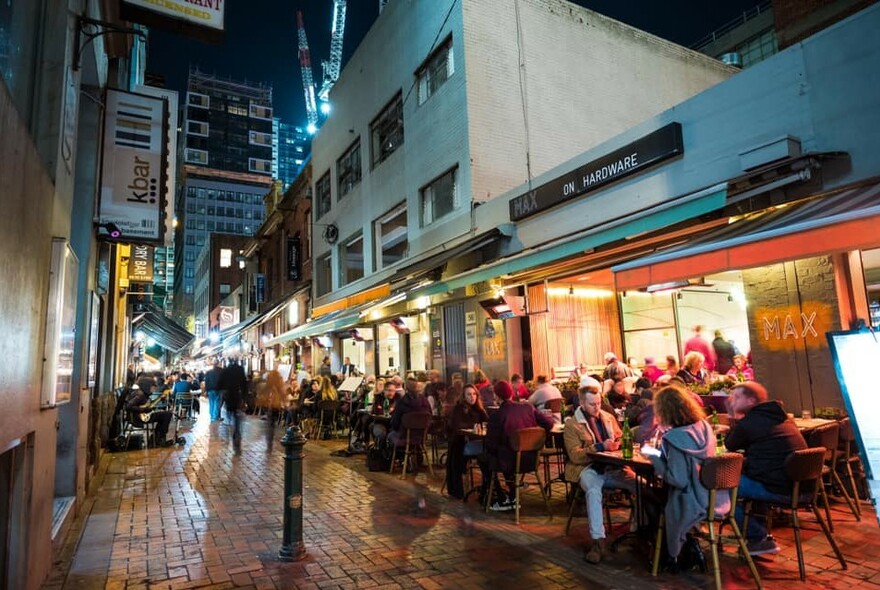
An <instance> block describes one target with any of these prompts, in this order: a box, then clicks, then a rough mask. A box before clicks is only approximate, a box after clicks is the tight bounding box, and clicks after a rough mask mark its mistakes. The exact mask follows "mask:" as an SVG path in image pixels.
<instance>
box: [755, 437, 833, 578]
mask: <svg viewBox="0 0 880 590" xmlns="http://www.w3.org/2000/svg"><path fill="white" fill-rule="evenodd" d="M825 451H826V449H825V448H824V447H818V448H811V449H802V450H800V451H795V452H793V453H792V454H790V455H789V456H788V457H787V458H786V459H785V476H786V477H787V478H788V480H789V481H790V482H792V486H791V493H790V500H789V501H788V502H786V503H781V502H766V501H762V502H763V503H764V504H767V505H768V506H769V507H777V508H780V509H783V510H790V511H791V526H792V528H794V542H795V546H796V548H797V558H798V570H799V571H800V577H801V580H806V578H807V571H806V567H805V566H804V548H803V546H802V545H801V521H800V515H799V514H798V510H802V509H806V510H811V511H812V512H813V514H814V515H815V516H816V522H818V523H819V526H820V527H821V528H822V532H823V533H824V534H825V538H826V539H828V544H829V545H831V549H833V550H834V554H835V555H836V556H837V560H838V561H839V562H840V566H841V567H842V568H843V569H847V565H846V560H845V559H844V558H843V554H842V553H841V552H840V548H839V547H838V546H837V542H836V541H835V540H834V537H833V536H832V534H831V530H830V529H829V528H828V524H827V523H826V522H825V521H824V520H823V519H822V515H821V514H820V513H819V507H818V505H817V504H816V499H817V498H818V496H819V490H820V489H821V488H822V481H821V480H822V468H823V467H824V465H825ZM810 485H813V486H814V489H813V490H812V491H806V492H804V491H803V490H804V488H806V487H808V486H810ZM752 503H753V501H752V500H751V499H749V498H745V519H744V522H743V530H745V531H747V530H748V526H749V518H751V514H752ZM768 528H769V527H768Z"/></svg>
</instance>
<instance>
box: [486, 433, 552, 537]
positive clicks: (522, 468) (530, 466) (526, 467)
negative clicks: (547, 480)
mask: <svg viewBox="0 0 880 590" xmlns="http://www.w3.org/2000/svg"><path fill="white" fill-rule="evenodd" d="M546 438H547V431H546V430H544V429H543V428H541V427H540V426H534V427H531V428H521V429H519V430H517V431H516V432H515V433H514V434H513V436H511V437H510V448H511V449H513V452H514V453H516V464H515V467H514V472H513V481H514V484H515V488H516V497H515V498H514V510H515V512H516V516H515V519H516V524H519V508H520V490H521V489H522V487H523V479H524V478H525V474H526V473H533V474H534V475H535V478H536V479H537V480H538V488H539V489H540V490H541V497H542V498H543V499H544V507H545V508H546V509H547V516H549V517H550V518H553V513H552V512H550V504H549V503H548V502H547V493H546V492H545V491H544V484H543V483H542V482H541V474H540V473H538V451H540V450H541V449H542V448H544V441H545V440H546ZM502 476H503V473H502ZM494 487H495V475H494V473H493V474H492V475H490V477H489V493H488V494H486V506H485V511H486V512H488V511H489V503H490V502H491V501H492V492H493V491H494Z"/></svg>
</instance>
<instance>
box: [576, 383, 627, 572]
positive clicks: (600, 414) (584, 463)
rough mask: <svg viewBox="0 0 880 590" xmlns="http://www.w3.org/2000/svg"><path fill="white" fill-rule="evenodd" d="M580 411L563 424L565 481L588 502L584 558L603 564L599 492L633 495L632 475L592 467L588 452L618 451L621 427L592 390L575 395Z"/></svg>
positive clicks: (588, 387) (600, 465)
mask: <svg viewBox="0 0 880 590" xmlns="http://www.w3.org/2000/svg"><path fill="white" fill-rule="evenodd" d="M578 401H579V402H580V405H579V407H578V408H577V409H576V410H575V412H574V416H570V417H568V418H566V420H565V427H564V429H563V437H564V440H565V451H566V453H567V454H568V462H567V463H566V465H565V479H566V481H569V482H572V483H574V482H577V483H578V484H579V485H580V486H581V488H582V489H583V490H584V494H585V495H586V500H587V517H588V518H589V521H590V539H591V542H590V544H589V545H588V547H587V552H586V553H585V554H584V559H585V560H586V561H587V562H589V563H599V562H600V561H602V552H603V550H604V541H605V524H604V522H603V520H602V490H603V489H623V490H628V491H630V492H634V491H635V487H636V479H635V474H634V473H633V472H632V471H631V470H630V469H620V468H616V467H611V466H607V465H602V464H593V463H591V461H590V457H589V456H588V455H587V453H588V452H594V451H616V450H617V449H618V448H620V435H621V432H620V427H619V426H618V425H617V420H616V419H615V418H614V416H613V415H611V414H609V413H608V412H605V411H603V410H602V409H601V408H600V406H601V405H602V397H601V395H600V394H599V392H598V383H596V386H595V387H590V386H589V385H588V386H586V387H582V388H581V389H580V391H578Z"/></svg>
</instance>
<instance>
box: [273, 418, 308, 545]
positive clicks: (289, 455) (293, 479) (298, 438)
mask: <svg viewBox="0 0 880 590" xmlns="http://www.w3.org/2000/svg"><path fill="white" fill-rule="evenodd" d="M281 444H282V445H284V450H285V452H284V538H283V541H282V545H281V550H280V551H278V559H280V560H281V561H297V560H300V559H302V558H303V557H305V556H306V547H305V545H304V544H303V527H302V517H303V496H302V488H303V476H302V460H303V454H304V453H303V447H304V446H305V444H306V437H305V436H304V435H303V433H302V430H300V428H299V426H291V427H290V428H288V429H287V433H286V434H285V435H284V438H282V439H281Z"/></svg>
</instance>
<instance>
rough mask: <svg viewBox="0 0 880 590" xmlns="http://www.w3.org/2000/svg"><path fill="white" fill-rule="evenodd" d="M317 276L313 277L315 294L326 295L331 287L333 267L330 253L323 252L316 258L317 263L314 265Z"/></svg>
mask: <svg viewBox="0 0 880 590" xmlns="http://www.w3.org/2000/svg"><path fill="white" fill-rule="evenodd" d="M315 271H316V273H317V276H316V277H315V288H316V290H317V294H318V296H319V297H320V296H321V295H326V294H327V293H329V292H330V290H331V289H332V288H333V269H332V266H331V258H330V253H329V252H328V253H327V254H324V255H323V256H321V257H320V258H318V264H317V265H316V266H315Z"/></svg>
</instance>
